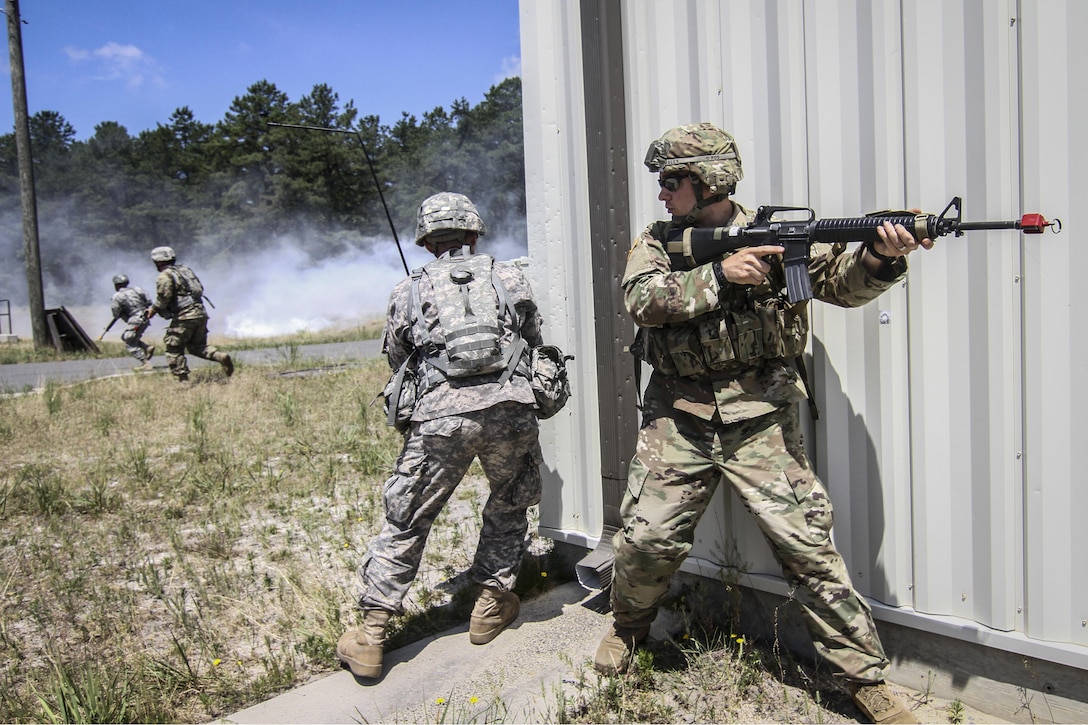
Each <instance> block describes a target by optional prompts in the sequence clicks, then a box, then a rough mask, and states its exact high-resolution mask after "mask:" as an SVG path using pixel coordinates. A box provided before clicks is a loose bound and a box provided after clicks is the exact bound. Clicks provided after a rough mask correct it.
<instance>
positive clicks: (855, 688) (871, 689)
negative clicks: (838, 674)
mask: <svg viewBox="0 0 1088 725" xmlns="http://www.w3.org/2000/svg"><path fill="white" fill-rule="evenodd" d="M846 689H847V690H848V691H849V693H850V696H851V697H853V698H854V704H855V705H857V706H858V709H859V710H861V712H862V713H863V714H864V715H865V717H867V718H869V722H872V723H881V724H883V723H911V722H913V723H916V722H918V720H917V719H916V718H915V717H914V715H912V714H911V712H910V710H908V709H907V706H906V705H904V704H903V703H902V702H901V701H900V700H899V698H898V697H896V696H895V693H893V692H892V691H891V688H889V687H888V686H887V685H886V684H885V683H883V682H847V683H846Z"/></svg>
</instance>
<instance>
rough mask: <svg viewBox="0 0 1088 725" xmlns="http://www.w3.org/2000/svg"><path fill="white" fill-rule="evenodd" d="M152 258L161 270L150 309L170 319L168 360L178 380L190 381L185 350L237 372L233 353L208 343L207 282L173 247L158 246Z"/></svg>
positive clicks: (166, 337) (166, 335)
mask: <svg viewBox="0 0 1088 725" xmlns="http://www.w3.org/2000/svg"><path fill="white" fill-rule="evenodd" d="M151 261H152V262H154V263H155V268H156V269H158V270H159V276H158V277H157V278H156V279H155V303H154V305H152V306H151V307H149V308H148V311H147V314H148V317H149V318H150V317H154V316H155V315H156V314H159V315H162V316H163V317H165V318H167V319H168V320H170V325H169V327H167V328H166V332H165V333H163V336H162V342H163V346H164V347H165V348H166V362H167V363H168V364H169V365H170V372H171V373H173V374H174V377H175V378H177V380H178V382H182V383H184V382H187V381H188V380H189V363H188V361H187V360H186V359H185V353H186V352H188V353H189V354H191V355H196V356H197V357H200V358H204V359H205V360H212V361H214V362H217V363H219V364H220V365H222V366H223V371H224V372H225V373H226V374H227V377H228V378H229V377H230V376H231V375H232V374H233V373H234V362H233V361H232V360H231V359H230V355H228V354H227V353H225V352H220V351H219V350H218V349H217V348H215V347H212V346H210V345H208V311H207V310H205V309H204V285H202V284H201V283H200V280H199V279H198V278H197V276H196V274H194V273H193V270H191V269H189V268H188V267H186V266H185V265H184V264H178V262H177V255H175V254H174V250H173V249H171V248H170V247H155V248H154V249H152V250H151Z"/></svg>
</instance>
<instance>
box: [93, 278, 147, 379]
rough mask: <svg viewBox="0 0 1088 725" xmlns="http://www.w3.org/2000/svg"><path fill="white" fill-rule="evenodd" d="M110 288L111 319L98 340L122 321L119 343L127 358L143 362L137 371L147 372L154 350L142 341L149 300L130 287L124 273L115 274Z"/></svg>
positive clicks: (145, 295) (143, 294) (140, 291)
mask: <svg viewBox="0 0 1088 725" xmlns="http://www.w3.org/2000/svg"><path fill="white" fill-rule="evenodd" d="M113 288H114V290H116V291H115V292H114V293H113V299H111V300H110V312H111V313H112V314H113V317H112V318H111V319H110V324H108V325H106V330H105V331H103V333H102V335H100V336H99V338H98V339H99V340H101V339H102V337H104V336H105V334H106V332H108V331H109V329H110V328H111V327H113V325H114V323H115V322H117V321H118V320H124V321H125V325H127V327H125V329H124V331H123V332H122V333H121V341H122V342H124V343H125V349H126V350H128V354H129V355H132V357H134V358H136V359H137V360H138V361H139V362H140V363H142V364H141V365H140V366H139V367H137V370H150V369H151V357H152V356H153V355H154V354H155V347H154V346H153V345H152V346H149V345H148V344H147V343H145V342H144V341H143V339H142V338H143V336H144V333H145V332H147V328H148V326H149V325H150V324H151V323H150V322H149V320H148V307H150V306H151V300H150V299H149V298H148V296H147V293H146V292H144V291H143V290H142V289H140V288H139V287H129V286H128V277H127V276H125V275H123V274H118V275H114V277H113Z"/></svg>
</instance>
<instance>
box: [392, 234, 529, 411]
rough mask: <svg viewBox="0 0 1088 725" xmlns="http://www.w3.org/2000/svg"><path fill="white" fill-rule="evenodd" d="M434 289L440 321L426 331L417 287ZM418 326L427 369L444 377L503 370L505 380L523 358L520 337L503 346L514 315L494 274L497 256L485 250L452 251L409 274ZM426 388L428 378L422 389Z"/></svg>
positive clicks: (515, 315)
mask: <svg viewBox="0 0 1088 725" xmlns="http://www.w3.org/2000/svg"><path fill="white" fill-rule="evenodd" d="M423 284H429V285H430V286H431V287H432V289H433V290H434V299H435V307H436V309H437V311H438V325H437V326H435V327H434V329H431V330H427V329H426V326H425V325H423V324H421V323H422V321H423V320H424V319H425V318H424V317H423V305H422V302H421V299H420V295H419V288H420V285H423ZM409 304H410V306H411V308H412V310H413V315H414V317H415V320H416V321H417V324H420V327H421V328H423V329H422V337H423V339H422V341H421V344H420V345H419V349H420V352H421V354H422V359H423V362H425V363H427V365H426V366H425V367H428V368H434V369H437V370H438V371H440V372H441V374H442V375H444V376H445V377H447V378H467V377H473V376H476V375H485V374H488V373H496V372H499V371H500V370H501V371H504V372H503V374H502V376H500V378H499V382H501V383H505V382H506V381H507V380H509V379H510V376H511V375H512V374H513V373H514V370H515V369H516V367H517V365H518V363H519V362H521V359H522V357H523V356H524V352H525V350H526V342H525V340H524V339H523V338H522V337H521V335H519V334H517V333H516V332H515V333H514V336H513V337H512V338H511V339H509V340H508V341H507V342H506V344H505V345H503V342H502V337H503V325H502V320H503V317H504V316H508V319H515V320H516V319H517V313H516V312H515V311H514V309H513V307H512V306H511V305H510V303H509V301H508V300H507V297H506V288H505V286H504V285H503V283H502V280H501V279H499V277H498V274H496V272H495V260H494V259H492V258H491V257H490V256H488V255H486V254H457V253H454V254H451V255H448V256H444V257H439V258H438V259H435V260H434V261H432V262H429V263H427V264H426V265H424V266H423V267H422V268H420V269H417V270H416V271H414V272H413V273H412V287H411V292H410V302H409ZM429 387H430V381H427V382H426V383H425V384H424V389H426V388H429Z"/></svg>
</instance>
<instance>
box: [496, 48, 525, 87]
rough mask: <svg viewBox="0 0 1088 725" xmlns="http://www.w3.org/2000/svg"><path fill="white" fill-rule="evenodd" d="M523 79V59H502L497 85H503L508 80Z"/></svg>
mask: <svg viewBox="0 0 1088 725" xmlns="http://www.w3.org/2000/svg"><path fill="white" fill-rule="evenodd" d="M520 77H521V57H520V56H517V55H511V56H509V57H506V58H503V59H502V66H501V70H500V71H499V73H498V75H496V76H495V84H496V85H497V84H499V83H502V82H503V81H504V80H506V79H507V78H520Z"/></svg>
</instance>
